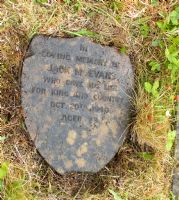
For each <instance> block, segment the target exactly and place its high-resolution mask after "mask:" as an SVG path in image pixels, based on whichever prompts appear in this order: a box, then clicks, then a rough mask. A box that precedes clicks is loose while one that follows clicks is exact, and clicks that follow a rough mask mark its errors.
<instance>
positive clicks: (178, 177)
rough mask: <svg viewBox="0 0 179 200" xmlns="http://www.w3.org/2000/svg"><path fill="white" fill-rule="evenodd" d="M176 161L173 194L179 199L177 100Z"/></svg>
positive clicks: (178, 115)
mask: <svg viewBox="0 0 179 200" xmlns="http://www.w3.org/2000/svg"><path fill="white" fill-rule="evenodd" d="M175 161H176V166H175V168H174V170H173V187H172V190H173V194H174V196H175V198H176V199H179V100H176V140H175Z"/></svg>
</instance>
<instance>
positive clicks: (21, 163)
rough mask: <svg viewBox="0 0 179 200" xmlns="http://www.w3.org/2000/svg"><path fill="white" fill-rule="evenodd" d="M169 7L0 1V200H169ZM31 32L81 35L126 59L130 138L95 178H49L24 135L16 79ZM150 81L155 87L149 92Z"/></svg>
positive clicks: (173, 44) (172, 89) (172, 15)
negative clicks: (130, 79)
mask: <svg viewBox="0 0 179 200" xmlns="http://www.w3.org/2000/svg"><path fill="white" fill-rule="evenodd" d="M176 7H177V1H172V0H169V1H163V0H162V1H157V0H152V1H148V0H145V1H132V0H122V1H119V0H108V1H107V0H106V1H104V0H98V1H95V0H89V1H87V0H86V1H85V0H64V1H46V0H43V1H42V0H38V1H37V0H36V1H24V0H11V1H10V0H6V1H4V2H2V3H1V4H0V19H1V20H0V21H1V22H0V36H1V38H0V43H1V47H0V50H1V54H0V55H1V61H0V65H1V67H0V77H1V79H0V88H1V96H0V99H1V118H0V122H1V123H0V125H1V126H0V130H1V133H0V134H1V137H0V163H1V164H2V165H3V163H6V162H8V163H9V165H8V172H7V174H4V177H2V179H0V180H1V184H0V190H1V193H0V198H1V199H3V200H26V199H27V200H31V199H32V200H51V199H54V200H56V199H59V200H62V199H65V200H70V199H74V200H77V199H81V200H92V199H94V200H102V199H103V200H112V199H115V198H117V197H119V199H123V200H169V199H172V195H171V192H170V190H171V174H172V167H173V166H174V159H173V157H172V152H171V151H170V149H171V146H172V145H173V143H171V142H172V141H171V139H168V138H169V137H168V136H169V133H170V132H171V130H173V129H174V126H173V125H174V122H175V118H174V103H175V100H174V97H175V95H176V93H177V87H176V86H177V78H178V77H177V70H178V68H177V64H178V63H177V61H176V60H177V58H178V53H177V50H176V49H177V46H178V40H177V36H178V28H177V27H178V26H177V17H176V12H177V11H176V12H173V11H174V10H175V9H176ZM35 34H47V35H51V36H59V37H72V36H80V35H83V36H87V37H90V38H91V39H92V40H93V41H95V42H97V43H101V44H103V45H109V46H115V47H116V48H118V49H119V51H120V50H121V51H125V52H126V53H127V54H128V55H129V56H130V58H131V61H132V64H133V66H134V68H135V74H136V90H135V94H134V97H133V103H134V106H135V113H136V115H135V117H134V120H133V125H132V128H131V133H130V136H129V137H128V139H127V140H126V142H125V144H124V145H123V147H122V148H121V149H120V150H119V152H118V153H117V155H116V156H115V158H114V159H113V160H112V161H111V162H110V163H109V164H108V165H107V166H106V167H105V168H104V169H103V170H101V171H100V172H99V173H97V174H79V173H71V174H66V175H64V176H60V175H58V174H56V173H55V172H54V171H53V170H52V169H51V168H50V167H49V166H48V165H47V164H46V163H45V162H44V161H43V159H42V158H41V157H40V156H39V154H38V153H37V152H36V150H35V148H34V147H33V144H32V143H31V142H30V140H29V139H28V137H27V134H26V133H27V131H26V130H25V126H24V121H23V115H22V108H21V103H20V74H21V66H22V60H23V57H24V54H25V49H26V48H27V46H28V43H29V41H30V40H31V38H32V37H33V36H34V35H35ZM156 81H157V82H158V83H157V85H158V86H157V87H156V86H155V88H154V89H153V90H152V88H153V87H154V84H155V82H156ZM146 85H148V87H147V86H146ZM155 85H156V84H155ZM152 91H154V92H152ZM170 115H171V116H170ZM169 143H171V144H169ZM167 145H168V146H170V148H169V149H168V148H167V147H166V146H167ZM111 191H112V192H111Z"/></svg>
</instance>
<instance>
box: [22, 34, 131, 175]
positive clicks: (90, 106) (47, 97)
mask: <svg viewBox="0 0 179 200" xmlns="http://www.w3.org/2000/svg"><path fill="white" fill-rule="evenodd" d="M133 82H134V76H133V71H132V66H131V63H130V60H129V58H128V56H126V55H124V54H119V53H118V52H117V50H115V49H114V48H110V47H103V46H101V45H99V44H95V43H93V42H91V41H90V40H89V39H87V38H82V37H78V38H71V39H62V38H50V37H47V36H36V37H34V38H33V40H32V42H31V44H30V46H29V49H28V52H27V55H26V58H25V60H24V64H23V71H22V106H23V110H24V115H25V123H26V126H27V129H28V132H29V134H30V137H31V139H32V140H33V141H34V144H35V146H36V148H37V149H38V151H39V152H40V154H41V155H42V156H43V157H44V158H45V160H46V161H47V162H48V163H49V164H50V165H51V166H52V167H53V168H54V169H55V170H56V171H57V172H59V173H61V174H63V173H65V172H71V171H76V172H97V171H99V170H100V169H101V168H103V167H104V166H105V165H106V164H107V163H108V162H109V161H110V160H111V159H112V158H113V157H114V155H115V154H116V152H117V151H118V149H119V147H120V146H121V145H122V143H123V140H124V138H125V136H126V133H127V129H128V126H129V119H130V111H131V104H130V95H131V92H132V90H133V84H134V83H133Z"/></svg>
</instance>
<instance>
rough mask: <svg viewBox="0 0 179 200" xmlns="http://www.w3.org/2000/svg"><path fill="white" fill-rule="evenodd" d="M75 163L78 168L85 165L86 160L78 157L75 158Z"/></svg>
mask: <svg viewBox="0 0 179 200" xmlns="http://www.w3.org/2000/svg"><path fill="white" fill-rule="evenodd" d="M76 164H77V165H78V167H79V168H83V167H85V165H86V160H84V159H83V158H78V159H77V160H76Z"/></svg>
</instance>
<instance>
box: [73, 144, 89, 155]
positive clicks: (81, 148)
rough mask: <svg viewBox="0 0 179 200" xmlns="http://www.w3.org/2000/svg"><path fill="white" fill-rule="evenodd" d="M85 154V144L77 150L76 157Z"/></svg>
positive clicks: (86, 150) (86, 145) (86, 146)
mask: <svg viewBox="0 0 179 200" xmlns="http://www.w3.org/2000/svg"><path fill="white" fill-rule="evenodd" d="M87 152H88V143H87V142H85V143H83V144H82V145H81V146H80V147H79V148H78V150H77V152H76V155H77V156H79V157H80V156H82V155H83V154H85V153H87Z"/></svg>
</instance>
